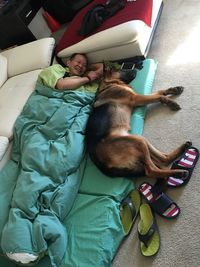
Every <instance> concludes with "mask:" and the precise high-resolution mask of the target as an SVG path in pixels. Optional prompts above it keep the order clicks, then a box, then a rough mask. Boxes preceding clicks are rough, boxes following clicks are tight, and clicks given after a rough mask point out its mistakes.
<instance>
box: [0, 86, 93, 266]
mask: <svg viewBox="0 0 200 267" xmlns="http://www.w3.org/2000/svg"><path fill="white" fill-rule="evenodd" d="M93 99H94V94H93V93H89V92H83V91H80V90H74V91H72V90H68V91H67V90H66V91H58V90H52V89H51V88H49V87H45V86H43V85H41V84H39V83H38V84H37V86H36V90H35V91H34V92H33V94H32V95H31V96H30V98H29V99H28V101H27V103H26V105H25V107H24V109H23V111H22V113H21V115H20V116H19V117H18V119H17V121H16V124H15V128H14V144H13V151H12V158H11V160H10V161H9V163H8V164H7V165H6V166H5V167H4V169H3V170H2V171H1V172H0V208H1V216H0V235H1V236H0V238H1V248H2V252H3V253H6V252H7V253H17V252H26V253H32V254H40V255H41V256H42V255H43V254H44V253H45V252H48V255H49V257H50V259H51V264H52V266H59V265H60V264H61V261H62V259H63V257H64V253H65V252H66V247H67V240H68V236H67V231H66V228H65V227H64V226H63V223H62V222H63V220H64V218H65V217H66V216H67V214H68V213H69V211H70V209H71V208H72V205H73V203H74V200H75V197H76V195H77V192H78V189H79V185H80V182H81V178H82V175H83V171H84V167H85V156H84V155H85V153H84V152H85V147H84V130H85V125H86V122H87V118H88V115H89V112H90V108H91V103H92V102H93Z"/></svg>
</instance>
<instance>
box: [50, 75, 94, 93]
mask: <svg viewBox="0 0 200 267" xmlns="http://www.w3.org/2000/svg"><path fill="white" fill-rule="evenodd" d="M88 82H90V79H89V78H88V77H87V76H85V77H77V76H74V77H66V78H60V79H59V80H58V81H57V83H56V87H55V88H56V89H61V90H62V89H65V90H66V89H77V88H79V87H81V86H82V85H84V84H86V83H88Z"/></svg>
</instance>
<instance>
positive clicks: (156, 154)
mask: <svg viewBox="0 0 200 267" xmlns="http://www.w3.org/2000/svg"><path fill="white" fill-rule="evenodd" d="M146 142H147V145H148V148H149V151H150V155H151V158H152V159H153V161H154V162H155V163H158V164H159V163H161V164H164V165H169V164H170V163H171V162H173V161H174V160H175V159H177V158H178V157H179V156H180V155H181V154H182V153H183V152H184V151H185V150H186V149H188V147H190V146H191V145H192V143H191V142H190V141H187V142H185V143H184V144H182V145H181V146H179V147H178V148H176V149H175V150H173V151H172V152H171V153H169V154H167V153H164V152H161V151H159V150H158V149H157V148H155V147H154V146H153V145H152V144H150V143H149V142H148V141H147V140H146Z"/></svg>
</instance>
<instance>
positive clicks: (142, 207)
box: [120, 189, 160, 256]
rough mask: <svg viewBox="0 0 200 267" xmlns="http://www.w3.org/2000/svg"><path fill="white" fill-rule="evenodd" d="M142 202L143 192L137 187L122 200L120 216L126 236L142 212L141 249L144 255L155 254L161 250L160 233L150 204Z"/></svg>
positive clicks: (140, 223) (139, 229) (139, 231)
mask: <svg viewBox="0 0 200 267" xmlns="http://www.w3.org/2000/svg"><path fill="white" fill-rule="evenodd" d="M141 202H142V200H141V194H140V193H139V191H138V190H137V189H135V190H133V191H131V192H130V193H129V194H128V196H127V197H126V198H125V199H124V200H123V201H122V204H121V209H120V217H121V221H122V225H123V228H124V233H125V236H127V235H128V234H129V233H130V231H131V229H132V227H133V224H134V222H135V220H136V218H137V216H138V214H140V221H139V223H138V238H139V240H140V249H141V252H142V254H143V255H144V256H153V255H155V254H156V253H157V252H158V250H159V246H160V235H159V232H158V228H157V224H156V220H155V216H154V214H153V212H152V209H151V207H150V205H149V204H142V203H141Z"/></svg>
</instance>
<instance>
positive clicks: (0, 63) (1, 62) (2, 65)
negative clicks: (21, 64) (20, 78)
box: [0, 54, 8, 86]
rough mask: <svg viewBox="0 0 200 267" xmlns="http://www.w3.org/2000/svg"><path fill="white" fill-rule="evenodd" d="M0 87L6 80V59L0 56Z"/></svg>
mask: <svg viewBox="0 0 200 267" xmlns="http://www.w3.org/2000/svg"><path fill="white" fill-rule="evenodd" d="M0 70H1V75H0V86H2V85H3V84H4V83H5V81H6V80H7V78H8V74H7V58H6V57H4V56H2V55H1V54H0Z"/></svg>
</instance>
